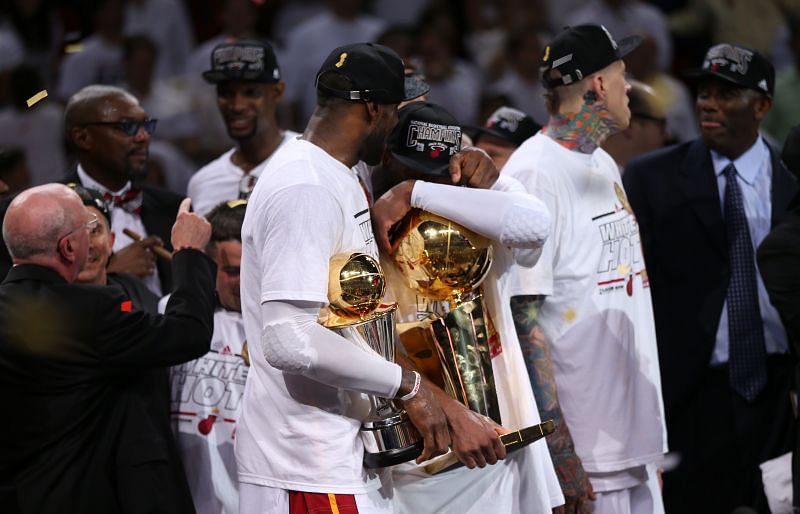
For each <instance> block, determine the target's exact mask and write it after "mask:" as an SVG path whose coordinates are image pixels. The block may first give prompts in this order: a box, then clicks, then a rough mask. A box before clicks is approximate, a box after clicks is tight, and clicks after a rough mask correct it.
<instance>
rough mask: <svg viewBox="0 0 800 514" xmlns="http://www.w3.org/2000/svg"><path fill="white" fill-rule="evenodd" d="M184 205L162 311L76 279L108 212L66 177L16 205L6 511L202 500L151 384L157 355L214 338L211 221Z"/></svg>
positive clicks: (10, 232) (6, 378)
mask: <svg viewBox="0 0 800 514" xmlns="http://www.w3.org/2000/svg"><path fill="white" fill-rule="evenodd" d="M189 206H190V202H189V200H186V201H185V202H184V203H183V204H182V205H181V206H180V210H179V213H178V216H177V221H176V222H175V224H174V227H173V229H172V244H173V246H174V247H175V248H178V249H179V250H178V251H177V252H176V253H175V255H174V260H173V263H174V266H173V273H174V279H175V289H174V291H173V293H172V299H171V301H170V302H169V304H168V305H167V308H166V311H165V314H164V315H163V316H154V315H150V314H147V313H145V312H143V311H140V310H136V309H135V308H134V306H133V304H132V301H131V298H130V297H128V296H126V295H123V294H121V293H120V291H119V290H118V289H116V288H110V287H102V286H96V285H83V284H77V283H75V282H76V279H77V278H78V276H79V274H80V272H81V271H82V270H83V269H84V268H85V265H86V262H87V256H88V254H89V250H90V232H91V231H92V230H93V229H94V228H95V227H96V226H97V224H98V217H97V215H96V214H91V215H90V214H89V213H88V212H87V210H86V209H85V208H84V205H83V203H82V202H81V200H80V198H79V197H78V195H77V194H76V193H75V192H74V191H73V190H71V189H69V188H68V187H66V186H64V185H61V184H47V185H44V186H39V187H35V188H32V189H28V190H26V191H24V192H22V193H21V194H19V195H18V196H17V197H16V198H15V199H14V200H13V201H12V202H11V204H10V205H9V207H8V210H7V212H6V215H5V219H4V220H3V238H4V240H5V244H6V246H7V247H8V250H9V252H10V253H11V255H12V258H13V260H14V267H13V268H12V269H11V271H10V272H9V274H8V276H7V277H6V279H5V280H4V281H3V283H2V284H1V285H0V387H1V388H2V390H3V391H4V392H6V393H7V394H8V397H7V399H8V400H9V406H10V408H12V409H13V411H14V419H13V421H9V422H5V423H2V424H0V511H2V512H16V513H20V514H22V513H34V512H35V513H62V512H75V513H77V512H81V513H83V512H85V513H91V512H98V513H99V512H129V513H135V512H140V513H144V512H170V513H173V512H174V513H194V507H193V505H192V500H191V495H190V493H189V489H188V485H187V483H186V479H185V476H184V474H183V469H182V466H181V463H180V459H179V458H178V456H177V452H176V449H175V445H174V442H173V441H172V439H171V435H170V431H169V427H168V426H167V425H166V424H164V425H162V424H161V423H160V422H159V418H158V415H157V413H156V412H154V409H153V405H152V403H151V402H150V400H149V399H148V397H147V396H146V393H147V391H148V387H149V385H150V381H151V379H152V371H153V369H155V368H159V367H165V366H170V365H174V364H179V363H181V362H185V361H188V360H191V359H194V358H197V357H199V356H201V355H203V354H204V353H206V352H207V351H208V350H209V344H210V340H211V335H212V326H213V312H214V304H215V301H214V295H213V291H214V275H215V273H214V272H215V266H214V264H213V262H212V261H211V260H210V259H209V258H208V257H206V256H205V255H203V253H202V251H203V249H204V248H205V247H206V245H207V244H208V241H209V237H210V232H211V229H210V226H209V224H208V222H206V221H205V220H204V219H202V218H201V217H199V216H197V215H195V214H192V213H190V212H189Z"/></svg>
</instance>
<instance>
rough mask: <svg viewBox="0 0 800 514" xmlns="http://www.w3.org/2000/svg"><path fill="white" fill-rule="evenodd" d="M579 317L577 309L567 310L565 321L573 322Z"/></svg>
mask: <svg viewBox="0 0 800 514" xmlns="http://www.w3.org/2000/svg"><path fill="white" fill-rule="evenodd" d="M577 315H578V314H577V313H576V312H575V309H567V310H566V311H564V321H572V320H574V319H575V316H577Z"/></svg>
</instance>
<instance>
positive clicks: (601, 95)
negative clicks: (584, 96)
mask: <svg viewBox="0 0 800 514" xmlns="http://www.w3.org/2000/svg"><path fill="white" fill-rule="evenodd" d="M589 87H590V89H589V90H588V91H593V92H594V94H595V95H596V96H597V100H598V101H600V102H604V103H605V101H606V79H605V77H603V74H602V73H595V75H594V77H593V78H592V80H591V82H590V86H589ZM588 91H587V92H588Z"/></svg>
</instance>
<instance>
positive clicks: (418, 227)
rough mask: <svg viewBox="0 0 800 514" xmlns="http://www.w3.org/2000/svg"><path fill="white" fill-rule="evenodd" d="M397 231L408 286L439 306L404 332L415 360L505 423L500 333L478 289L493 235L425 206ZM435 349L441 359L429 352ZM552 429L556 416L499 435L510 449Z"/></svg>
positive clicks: (445, 463)
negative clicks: (496, 362)
mask: <svg viewBox="0 0 800 514" xmlns="http://www.w3.org/2000/svg"><path fill="white" fill-rule="evenodd" d="M397 234H399V236H398V237H396V238H395V243H397V242H398V241H399V244H398V246H397V249H396V250H395V253H394V255H393V258H394V262H395V264H396V265H397V267H398V268H399V270H400V272H401V273H402V275H403V276H404V277H405V280H406V281H407V285H408V286H409V287H410V288H411V289H413V290H415V291H416V292H417V293H418V294H420V295H421V296H423V297H425V298H426V299H427V300H428V301H429V302H430V308H429V309H428V310H429V311H431V312H433V314H432V316H431V317H430V318H429V319H427V320H424V321H423V322H422V323H416V324H414V326H413V328H411V329H409V330H406V331H403V332H402V333H401V334H400V337H401V339H402V341H403V345H404V346H405V348H406V350H407V353H408V355H409V358H410V359H411V360H412V361H413V362H414V363H415V364H416V365H417V366H418V367H419V368H420V369H421V370H422V371H423V372H424V373H425V375H426V377H427V378H428V379H429V380H432V381H433V382H434V383H437V384H439V385H441V386H442V387H443V388H444V389H445V391H447V392H448V393H449V394H450V395H451V396H452V397H453V398H455V399H456V400H458V401H459V402H461V403H463V404H464V405H465V406H467V407H468V408H470V409H472V410H473V411H475V412H477V413H479V414H483V415H484V416H487V417H489V418H491V419H493V420H494V421H495V422H496V423H498V424H502V420H501V419H500V407H499V404H498V400H497V393H496V390H495V383H494V374H493V371H492V361H491V359H492V354H491V348H490V341H494V342H495V344H498V343H497V334H496V332H495V330H494V327H493V326H492V324H491V320H490V318H489V315H488V311H487V310H486V308H485V305H484V301H483V294H482V292H481V290H480V288H479V286H480V283H481V282H482V281H483V279H484V278H485V277H486V275H487V273H488V271H489V268H490V266H491V264H492V244H491V241H489V240H488V239H487V238H485V237H483V236H481V235H479V234H476V233H475V232H472V231H471V230H468V229H466V228H464V227H462V226H460V225H458V224H456V223H453V222H452V221H449V220H447V219H444V218H442V217H439V216H436V215H434V214H431V213H428V212H425V211H420V210H413V211H411V212H410V213H409V214H408V215H407V216H406V218H405V219H404V220H403V222H402V223H401V225H400V227H399V229H398V231H397ZM433 355H435V356H437V357H438V359H435V358H424V357H425V356H433ZM421 356H422V358H420V357H421ZM554 429H555V424H554V423H553V421H547V422H545V423H541V424H539V425H534V426H532V427H528V428H524V429H522V430H519V431H517V432H513V433H510V434H505V435H503V436H501V437H500V439H501V441H502V442H503V444H505V446H506V449H507V450H509V451H511V450H514V449H517V448H521V447H523V446H527V445H528V444H530V443H532V442H534V441H536V440H538V439H540V438H542V437H544V436H545V435H547V434H549V433H552V432H553V430H554ZM457 465H458V461H457V460H456V459H455V456H454V455H453V454H452V452H451V453H449V454H447V455H445V456H444V458H442V459H441V460H439V461H438V462H437V461H433V462H432V463H431V464H429V465H428V466H426V467H425V470H426V471H427V472H429V473H432V474H433V473H438V472H441V471H445V470H448V469H452V468H453V467H455V466H457Z"/></svg>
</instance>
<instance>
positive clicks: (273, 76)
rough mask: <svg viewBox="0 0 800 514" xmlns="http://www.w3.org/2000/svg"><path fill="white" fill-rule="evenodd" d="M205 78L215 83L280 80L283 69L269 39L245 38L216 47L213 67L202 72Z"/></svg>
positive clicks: (212, 55)
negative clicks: (250, 39) (251, 39)
mask: <svg viewBox="0 0 800 514" xmlns="http://www.w3.org/2000/svg"><path fill="white" fill-rule="evenodd" d="M203 78H204V79H206V81H207V82H211V83H212V84H217V83H219V82H225V81H226V80H249V81H252V82H278V81H279V80H280V79H281V72H280V70H279V69H278V60H277V59H276V58H275V51H274V50H273V49H272V46H271V45H270V44H269V43H264V42H261V41H246V40H242V41H234V42H232V43H222V44H221V45H217V46H216V47H214V50H213V51H212V52H211V69H210V70H208V71H204V72H203Z"/></svg>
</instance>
